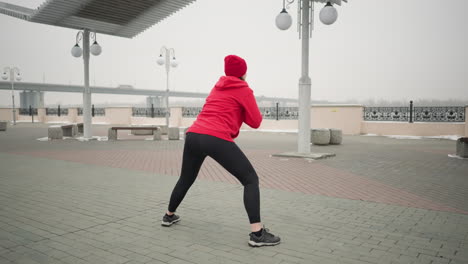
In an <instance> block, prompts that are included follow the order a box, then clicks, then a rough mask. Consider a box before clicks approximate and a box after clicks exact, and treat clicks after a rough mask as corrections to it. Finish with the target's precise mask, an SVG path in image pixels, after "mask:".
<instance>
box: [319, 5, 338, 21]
mask: <svg viewBox="0 0 468 264" xmlns="http://www.w3.org/2000/svg"><path fill="white" fill-rule="evenodd" d="M319 17H320V21H322V23H323V24H325V25H331V24H333V23H335V22H336V20H337V19H338V11H336V8H335V7H333V5H332V4H331V3H330V2H328V3H327V4H326V5H325V7H324V8H322V10H320V14H319Z"/></svg>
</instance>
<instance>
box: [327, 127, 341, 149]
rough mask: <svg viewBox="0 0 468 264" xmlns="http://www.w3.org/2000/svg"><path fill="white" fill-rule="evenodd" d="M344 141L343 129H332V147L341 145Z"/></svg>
mask: <svg viewBox="0 0 468 264" xmlns="http://www.w3.org/2000/svg"><path fill="white" fill-rule="evenodd" d="M342 141H343V132H342V131H341V129H335V128H331V129H330V144H332V145H340V144H341V142H342Z"/></svg>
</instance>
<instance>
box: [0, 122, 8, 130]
mask: <svg viewBox="0 0 468 264" xmlns="http://www.w3.org/2000/svg"><path fill="white" fill-rule="evenodd" d="M6 130H7V122H6V121H0V131H6Z"/></svg>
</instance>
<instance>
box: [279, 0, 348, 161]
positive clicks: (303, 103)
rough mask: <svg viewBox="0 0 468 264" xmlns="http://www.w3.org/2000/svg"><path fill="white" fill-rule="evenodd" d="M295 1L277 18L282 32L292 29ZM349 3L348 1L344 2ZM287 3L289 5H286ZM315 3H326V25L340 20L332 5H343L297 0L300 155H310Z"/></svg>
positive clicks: (322, 14)
mask: <svg viewBox="0 0 468 264" xmlns="http://www.w3.org/2000/svg"><path fill="white" fill-rule="evenodd" d="M294 1H295V0H283V9H282V11H281V12H280V13H279V14H278V15H277V16H276V21H275V22H276V26H277V27H278V28H279V29H281V30H287V29H289V28H290V27H291V24H292V18H291V16H290V15H289V14H288V12H287V11H286V9H287V8H288V7H289V5H290V4H292V3H293V2H294ZM343 1H344V2H347V0H343ZM286 2H287V5H286ZM314 2H321V3H325V2H326V5H325V7H324V8H323V9H322V10H321V11H320V20H321V21H322V23H324V24H325V25H331V24H333V23H334V22H335V21H336V20H337V18H338V12H337V11H336V9H335V8H334V7H333V5H332V3H334V4H338V5H341V0H297V3H298V23H297V26H298V31H299V38H300V39H301V42H302V57H301V60H302V75H301V78H300V79H299V129H298V143H297V144H298V153H300V154H310V128H311V126H310V102H311V80H310V77H309V38H311V37H312V29H313V22H314Z"/></svg>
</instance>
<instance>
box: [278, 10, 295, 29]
mask: <svg viewBox="0 0 468 264" xmlns="http://www.w3.org/2000/svg"><path fill="white" fill-rule="evenodd" d="M275 22H276V27H278V28H279V29H281V30H287V29H289V28H290V27H291V25H292V18H291V15H289V13H288V12H287V11H286V9H285V8H283V10H282V11H281V12H280V13H279V14H278V15H277V16H276V20H275Z"/></svg>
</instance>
